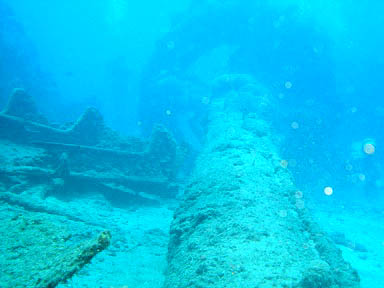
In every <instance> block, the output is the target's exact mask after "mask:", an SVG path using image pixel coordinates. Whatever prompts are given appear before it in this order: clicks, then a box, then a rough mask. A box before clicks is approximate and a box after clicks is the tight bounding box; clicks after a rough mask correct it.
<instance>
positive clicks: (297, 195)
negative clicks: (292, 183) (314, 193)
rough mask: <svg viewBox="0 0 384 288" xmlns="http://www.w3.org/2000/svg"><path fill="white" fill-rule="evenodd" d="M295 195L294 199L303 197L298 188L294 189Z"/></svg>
mask: <svg viewBox="0 0 384 288" xmlns="http://www.w3.org/2000/svg"><path fill="white" fill-rule="evenodd" d="M295 197H296V199H301V198H303V192H301V191H300V190H298V191H296V193H295Z"/></svg>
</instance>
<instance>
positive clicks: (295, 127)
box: [291, 121, 300, 130]
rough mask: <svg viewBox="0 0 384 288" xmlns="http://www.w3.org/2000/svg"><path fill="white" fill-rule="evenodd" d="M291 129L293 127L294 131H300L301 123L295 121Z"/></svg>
mask: <svg viewBox="0 0 384 288" xmlns="http://www.w3.org/2000/svg"><path fill="white" fill-rule="evenodd" d="M291 127H292V129H295V130H296V129H299V127H300V126H299V123H297V122H296V121H294V122H292V123H291Z"/></svg>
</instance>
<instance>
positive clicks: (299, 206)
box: [296, 199, 305, 210]
mask: <svg viewBox="0 0 384 288" xmlns="http://www.w3.org/2000/svg"><path fill="white" fill-rule="evenodd" d="M304 207H305V204H304V200H302V199H297V200H296V208H297V209H299V210H302V209H304Z"/></svg>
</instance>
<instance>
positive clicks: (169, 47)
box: [167, 41, 175, 50]
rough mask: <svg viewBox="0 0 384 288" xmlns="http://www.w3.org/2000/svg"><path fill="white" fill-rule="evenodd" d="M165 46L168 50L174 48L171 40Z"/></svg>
mask: <svg viewBox="0 0 384 288" xmlns="http://www.w3.org/2000/svg"><path fill="white" fill-rule="evenodd" d="M167 48H168V49H169V50H173V49H175V42H173V41H169V42H168V43H167Z"/></svg>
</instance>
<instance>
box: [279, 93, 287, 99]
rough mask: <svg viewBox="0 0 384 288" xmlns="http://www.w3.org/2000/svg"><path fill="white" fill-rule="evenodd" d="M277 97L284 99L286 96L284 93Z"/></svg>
mask: <svg viewBox="0 0 384 288" xmlns="http://www.w3.org/2000/svg"><path fill="white" fill-rule="evenodd" d="M277 97H279V99H284V97H285V95H284V94H283V93H279V95H278V96H277Z"/></svg>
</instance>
